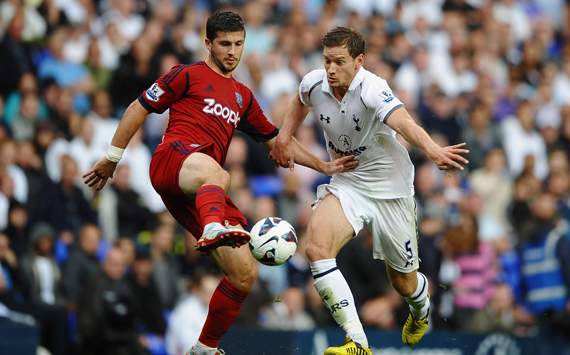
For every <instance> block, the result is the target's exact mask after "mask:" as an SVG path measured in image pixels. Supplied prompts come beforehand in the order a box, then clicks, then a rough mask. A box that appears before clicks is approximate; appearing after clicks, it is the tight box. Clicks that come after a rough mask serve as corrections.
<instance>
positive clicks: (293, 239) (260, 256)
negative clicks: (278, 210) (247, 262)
mask: <svg viewBox="0 0 570 355" xmlns="http://www.w3.org/2000/svg"><path fill="white" fill-rule="evenodd" d="M250 233H251V240H250V241H249V249H251V253H252V254H253V256H254V257H255V258H256V259H257V260H258V261H259V262H260V263H262V264H265V265H281V264H284V263H285V262H286V261H287V260H289V259H290V258H291V257H292V256H293V254H295V250H297V234H296V233H295V228H293V226H291V224H289V222H287V221H286V220H284V219H282V218H278V217H266V218H263V219H261V220H259V221H258V222H257V223H256V224H255V225H254V226H253V228H251V232H250Z"/></svg>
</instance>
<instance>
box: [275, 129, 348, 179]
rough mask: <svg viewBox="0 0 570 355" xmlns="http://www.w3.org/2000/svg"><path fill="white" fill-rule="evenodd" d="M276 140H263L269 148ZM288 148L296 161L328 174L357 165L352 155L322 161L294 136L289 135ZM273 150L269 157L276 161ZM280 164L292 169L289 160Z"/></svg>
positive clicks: (340, 171)
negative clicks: (289, 142)
mask: <svg viewBox="0 0 570 355" xmlns="http://www.w3.org/2000/svg"><path fill="white" fill-rule="evenodd" d="M276 140H277V138H273V139H271V140H269V141H267V142H265V144H266V145H267V146H268V147H269V149H272V148H275V144H276ZM289 149H290V150H291V152H292V153H293V154H294V156H295V159H296V160H295V161H296V163H298V164H301V165H303V166H306V167H308V168H311V169H313V170H316V171H318V172H320V173H323V174H325V175H329V176H331V175H334V174H336V173H342V172H345V171H351V170H354V169H356V167H357V166H358V160H357V159H356V158H355V157H354V156H353V155H349V156H345V157H341V158H338V159H335V160H333V161H329V162H325V161H322V160H321V159H319V158H318V157H317V156H315V155H314V154H313V153H311V152H310V151H309V150H308V149H307V148H306V147H305V146H303V145H302V144H301V143H299V141H298V140H297V139H296V138H295V137H291V144H290V147H289ZM273 151H274V150H271V152H270V153H269V156H270V157H271V159H273V160H275V161H277V160H276V159H275V157H274V156H273ZM280 165H281V166H282V167H289V168H290V169H292V166H291V165H290V162H289V163H286V164H280Z"/></svg>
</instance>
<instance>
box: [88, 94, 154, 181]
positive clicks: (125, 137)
mask: <svg viewBox="0 0 570 355" xmlns="http://www.w3.org/2000/svg"><path fill="white" fill-rule="evenodd" d="M147 114H148V111H147V110H146V109H145V108H144V107H143V106H142V105H141V103H140V102H139V101H138V100H135V101H133V102H132V103H131V104H130V105H129V107H128V108H127V110H126V111H125V113H124V114H123V118H122V119H121V121H120V122H119V126H118V127H117V130H116V131H115V134H114V135H113V140H112V141H111V147H110V148H109V151H107V155H106V156H105V157H103V158H102V159H101V160H99V161H98V162H97V163H95V165H94V166H93V167H92V168H91V170H89V171H88V172H87V173H85V174H84V175H83V181H84V182H85V183H86V184H87V185H89V187H93V188H94V189H95V190H97V191H100V190H101V189H102V188H103V187H104V186H105V184H106V183H107V179H109V178H111V177H112V176H113V173H114V172H115V168H116V167H117V163H118V162H119V159H121V155H122V151H123V150H124V149H125V148H126V147H127V144H129V142H130V140H131V138H132V137H133V135H134V134H135V133H136V131H138V130H139V129H140V128H141V126H142V125H143V123H144V120H145V118H146V115H147Z"/></svg>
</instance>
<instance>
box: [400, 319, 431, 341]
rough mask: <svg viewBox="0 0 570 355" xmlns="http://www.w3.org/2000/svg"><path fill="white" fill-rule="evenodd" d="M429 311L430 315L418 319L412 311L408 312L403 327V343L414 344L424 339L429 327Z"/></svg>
mask: <svg viewBox="0 0 570 355" xmlns="http://www.w3.org/2000/svg"><path fill="white" fill-rule="evenodd" d="M428 319H429V311H428V315H427V316H426V317H425V318H422V319H416V318H415V317H414V316H413V315H412V313H410V314H408V319H406V324H404V328H403V329H402V343H404V344H405V345H410V346H414V345H416V344H417V343H419V342H420V340H422V338H423V337H424V335H425V334H426V332H427V331H428V329H429V321H428Z"/></svg>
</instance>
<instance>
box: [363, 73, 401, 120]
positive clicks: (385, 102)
mask: <svg viewBox="0 0 570 355" xmlns="http://www.w3.org/2000/svg"><path fill="white" fill-rule="evenodd" d="M362 101H363V102H364V103H365V105H366V107H368V108H373V109H374V117H377V118H378V119H380V120H382V122H384V123H385V122H386V120H387V119H388V117H390V115H391V114H392V112H394V111H395V110H396V109H398V108H400V107H403V106H404V104H402V101H400V100H399V99H398V98H397V97H396V96H394V93H393V92H392V89H390V87H389V86H388V83H387V82H386V80H383V79H381V78H380V77H377V76H374V77H373V78H371V79H370V82H369V83H367V85H366V86H365V88H364V90H363V91H362Z"/></svg>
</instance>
